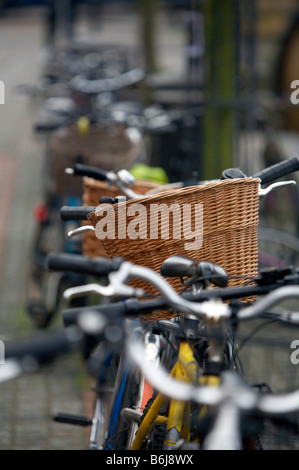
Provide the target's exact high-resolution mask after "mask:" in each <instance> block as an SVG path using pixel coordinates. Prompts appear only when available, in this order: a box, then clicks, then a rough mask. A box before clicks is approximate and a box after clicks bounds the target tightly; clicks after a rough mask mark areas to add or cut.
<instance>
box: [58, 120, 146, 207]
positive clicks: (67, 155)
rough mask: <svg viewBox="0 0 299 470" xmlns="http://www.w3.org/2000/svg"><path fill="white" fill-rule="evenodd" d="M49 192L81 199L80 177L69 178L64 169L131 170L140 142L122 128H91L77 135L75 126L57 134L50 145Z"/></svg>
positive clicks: (63, 129)
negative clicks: (76, 166) (77, 166)
mask: <svg viewBox="0 0 299 470" xmlns="http://www.w3.org/2000/svg"><path fill="white" fill-rule="evenodd" d="M49 148H50V173H51V189H52V191H53V192H54V193H55V194H57V195H61V196H69V195H70V194H72V195H76V196H78V197H80V198H81V196H82V180H81V178H75V177H70V176H69V175H66V174H65V172H64V170H65V168H66V167H68V166H70V167H72V166H73V165H74V164H75V163H83V164H86V165H92V166H97V167H99V168H101V169H103V170H106V171H109V170H113V171H119V170H121V169H123V168H125V169H130V168H131V167H132V165H133V164H134V162H135V161H136V159H137V157H138V155H139V152H140V143H139V142H138V141H137V140H136V141H135V140H134V141H133V140H132V139H131V137H130V135H129V133H128V132H127V129H126V128H124V127H121V126H116V127H113V128H110V127H109V128H106V127H103V126H91V127H90V129H89V132H88V134H87V135H84V136H82V135H80V134H79V132H78V129H77V127H76V126H75V125H73V126H70V127H68V128H62V129H59V130H58V131H56V132H55V133H54V134H53V135H52V137H51V139H50V142H49Z"/></svg>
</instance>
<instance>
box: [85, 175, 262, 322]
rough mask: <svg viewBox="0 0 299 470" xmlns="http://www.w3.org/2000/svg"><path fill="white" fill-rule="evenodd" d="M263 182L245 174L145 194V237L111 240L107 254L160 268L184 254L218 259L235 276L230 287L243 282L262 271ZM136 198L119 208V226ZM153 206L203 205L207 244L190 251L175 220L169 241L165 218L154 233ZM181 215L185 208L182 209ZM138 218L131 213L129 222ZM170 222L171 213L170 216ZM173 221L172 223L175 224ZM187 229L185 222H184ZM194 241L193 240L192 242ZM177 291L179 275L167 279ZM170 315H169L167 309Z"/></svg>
mask: <svg viewBox="0 0 299 470" xmlns="http://www.w3.org/2000/svg"><path fill="white" fill-rule="evenodd" d="M259 183H260V180H259V179H257V178H242V179H235V180H223V181H216V182H210V183H207V184H204V185H202V186H193V187H187V188H182V189H177V190H173V191H166V192H165V193H160V194H157V195H153V196H145V197H143V198H141V199H138V203H139V204H141V203H142V204H143V206H144V207H145V208H146V211H147V212H146V214H147V218H146V220H145V221H144V224H143V226H141V224H142V222H141V223H140V226H139V229H140V232H141V233H143V235H145V236H146V234H147V235H148V236H147V238H146V239H144V238H143V239H135V240H133V239H131V238H130V237H128V236H127V238H125V239H118V238H117V237H116V239H108V238H106V239H105V240H103V241H102V242H100V241H99V243H103V245H104V247H105V250H106V253H107V254H108V256H110V257H114V256H123V257H124V258H125V259H126V260H127V261H131V262H133V263H135V264H139V265H143V266H147V267H149V268H151V269H153V270H155V271H156V272H159V271H160V267H161V264H162V262H163V261H164V260H165V259H166V258H168V257H169V256H172V255H179V254H181V255H185V256H189V257H191V258H194V259H198V260H206V261H212V262H215V263H218V264H219V265H221V266H222V267H223V268H224V269H225V270H226V271H227V273H228V274H229V275H230V276H231V279H230V283H229V285H230V286H231V287H232V286H239V285H244V284H245V279H246V282H248V279H250V278H252V277H255V276H256V275H257V271H258V236H257V233H258V218H259V214H258V210H259V196H258V189H259ZM135 203H136V200H135V201H134V200H131V201H128V202H126V203H121V204H119V205H118V206H114V211H115V226H116V227H117V226H118V216H119V214H120V208H121V206H122V204H125V205H126V210H128V208H129V207H130V206H131V205H132V204H135ZM152 204H167V206H168V207H170V205H171V204H176V205H178V206H179V207H180V208H181V209H182V207H183V205H186V204H188V205H190V208H191V214H193V215H194V210H195V207H199V206H196V205H198V204H200V205H201V207H202V210H203V212H202V214H203V218H202V235H203V237H202V246H201V247H199V248H196V249H188V250H186V245H185V244H186V239H184V238H183V237H181V239H175V238H174V236H173V234H174V229H175V228H177V225H176V224H175V223H172V224H171V223H170V224H169V225H170V233H169V238H168V239H162V238H161V230H160V229H161V218H159V221H158V228H159V230H158V234H159V236H158V238H157V239H153V238H151V237H150V234H149V233H147V232H148V227H149V226H150V224H149V222H150V220H149V218H150V216H149V214H150V206H151V205H152ZM181 213H182V211H181ZM89 220H90V222H91V223H92V224H93V225H94V226H96V225H97V223H98V222H99V220H100V217H99V216H97V215H96V213H95V212H93V213H91V214H90V215H89ZM132 220H134V217H129V216H127V226H128V223H130V221H132ZM170 220H171V217H170ZM174 220H175V219H173V221H172V222H174ZM191 222H192V223H191V229H192V231H194V229H195V220H194V217H193V218H192V221H191ZM181 229H182V230H183V224H182V226H181ZM189 241H190V240H189ZM168 281H169V282H170V284H171V285H172V286H173V287H174V288H175V289H176V290H177V291H180V290H181V284H180V281H179V280H178V279H174V278H170V279H168ZM134 285H135V286H139V287H143V288H144V289H145V290H146V291H147V292H148V293H151V294H156V292H155V290H154V289H152V288H151V287H150V286H149V285H148V284H146V283H143V282H142V281H139V280H138V281H136V282H135V281H134ZM163 315H164V316H165V314H164V313H163Z"/></svg>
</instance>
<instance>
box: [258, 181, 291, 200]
mask: <svg viewBox="0 0 299 470" xmlns="http://www.w3.org/2000/svg"><path fill="white" fill-rule="evenodd" d="M296 184H297V182H296V181H295V180H290V181H277V182H276V183H272V184H270V186H268V187H267V188H262V187H260V188H259V197H264V196H267V194H269V193H270V192H271V191H272V190H273V189H275V188H279V187H282V186H296Z"/></svg>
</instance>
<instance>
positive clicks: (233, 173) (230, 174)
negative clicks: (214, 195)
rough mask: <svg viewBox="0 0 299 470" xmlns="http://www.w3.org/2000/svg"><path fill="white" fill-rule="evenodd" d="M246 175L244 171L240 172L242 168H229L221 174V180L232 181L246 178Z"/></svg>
mask: <svg viewBox="0 0 299 470" xmlns="http://www.w3.org/2000/svg"><path fill="white" fill-rule="evenodd" d="M245 177H246V175H245V174H244V173H243V171H242V170H240V168H227V169H226V170H224V171H223V172H222V174H221V178H220V179H221V180H227V179H229V180H232V179H235V178H245Z"/></svg>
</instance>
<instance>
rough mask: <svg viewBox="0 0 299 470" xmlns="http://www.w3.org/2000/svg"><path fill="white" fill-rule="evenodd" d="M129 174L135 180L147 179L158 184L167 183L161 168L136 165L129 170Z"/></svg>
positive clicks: (166, 177)
mask: <svg viewBox="0 0 299 470" xmlns="http://www.w3.org/2000/svg"><path fill="white" fill-rule="evenodd" d="M130 173H131V174H132V175H133V176H134V177H135V178H136V179H147V180H151V181H157V182H158V183H162V184H166V183H168V176H167V174H166V172H165V170H164V169H163V168H161V167H151V166H148V165H145V164H144V163H136V164H135V165H134V166H133V167H132V168H131V169H130Z"/></svg>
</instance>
